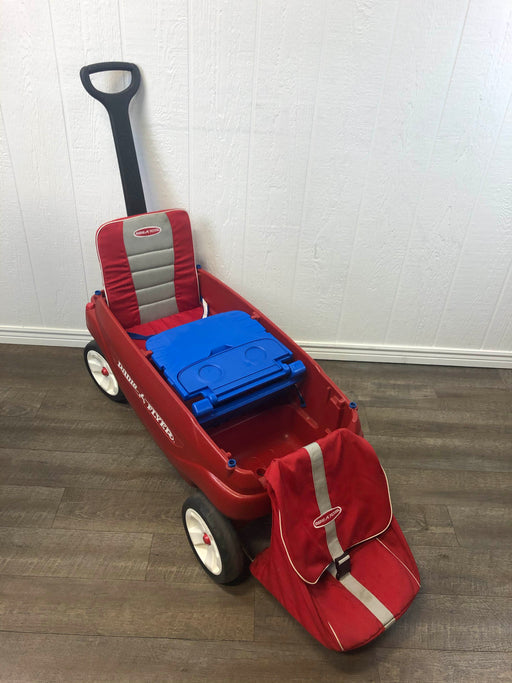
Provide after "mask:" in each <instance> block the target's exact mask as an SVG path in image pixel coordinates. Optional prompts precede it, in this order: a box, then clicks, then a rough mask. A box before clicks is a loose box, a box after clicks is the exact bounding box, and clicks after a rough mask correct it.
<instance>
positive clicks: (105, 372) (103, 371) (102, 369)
mask: <svg viewBox="0 0 512 683" xmlns="http://www.w3.org/2000/svg"><path fill="white" fill-rule="evenodd" d="M101 374H102V375H105V377H107V376H108V370H107V368H105V367H103V368H101Z"/></svg>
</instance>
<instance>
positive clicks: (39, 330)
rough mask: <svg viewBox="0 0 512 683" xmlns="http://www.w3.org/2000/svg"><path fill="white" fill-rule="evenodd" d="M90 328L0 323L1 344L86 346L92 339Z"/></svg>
mask: <svg viewBox="0 0 512 683" xmlns="http://www.w3.org/2000/svg"><path fill="white" fill-rule="evenodd" d="M91 338H92V337H91V334H90V332H89V330H87V329H83V330H69V329H60V328H58V327H7V326H4V325H0V344H34V345H36V346H79V347H82V346H85V345H86V344H87V342H89V341H91Z"/></svg>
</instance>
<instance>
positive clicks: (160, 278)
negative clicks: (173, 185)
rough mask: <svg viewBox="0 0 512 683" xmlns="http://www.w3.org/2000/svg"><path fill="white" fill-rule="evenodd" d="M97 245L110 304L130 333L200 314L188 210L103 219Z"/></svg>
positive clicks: (171, 324) (158, 328) (154, 330)
mask: <svg viewBox="0 0 512 683" xmlns="http://www.w3.org/2000/svg"><path fill="white" fill-rule="evenodd" d="M96 248H97V251H98V258H99V261H100V265H101V269H102V272H103V282H104V287H105V295H106V298H107V302H108V304H109V306H110V309H111V311H112V312H113V313H114V315H115V316H116V318H117V319H118V320H119V322H120V323H121V325H122V326H123V327H124V328H125V329H126V330H127V331H128V332H131V333H135V334H141V335H152V334H156V333H158V332H162V331H164V330H166V329H169V328H171V327H176V326H177V325H182V324H184V323H188V322H192V321H193V320H198V319H199V318H201V317H202V315H203V307H202V305H201V300H200V296H199V286H198V281H197V272H196V265H195V259H194V247H193V243H192V232H191V229H190V220H189V217H188V214H187V212H186V211H182V210H174V211H156V212H153V213H148V214H141V215H140V216H132V217H131V218H120V219H119V220H115V221H110V222H109V223H105V224H104V225H102V226H101V227H100V228H99V229H98V231H97V233H96Z"/></svg>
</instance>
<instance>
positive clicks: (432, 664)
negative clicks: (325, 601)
mask: <svg viewBox="0 0 512 683" xmlns="http://www.w3.org/2000/svg"><path fill="white" fill-rule="evenodd" d="M322 366H323V367H324V369H325V370H326V372H327V373H328V374H329V375H330V376H331V377H332V378H333V379H334V380H335V381H336V382H337V383H338V384H339V386H340V387H341V388H342V389H343V390H344V391H345V393H347V394H348V395H349V397H350V398H351V399H354V400H357V401H358V403H359V405H360V415H361V420H362V422H363V427H364V430H365V435H366V437H367V438H368V440H369V441H370V442H371V443H372V444H373V446H374V447H375V449H376V450H377V453H378V455H379V457H380V459H381V462H382V464H383V465H384V467H385V469H386V472H387V474H388V478H389V482H390V487H391V491H392V498H393V502H394V509H395V514H396V516H397V518H398V520H399V522H400V524H401V526H402V529H403V531H404V533H405V535H406V537H407V539H408V540H409V543H410V544H411V547H412V549H413V552H414V555H415V557H416V559H417V562H418V566H419V570H420V574H421V577H422V582H423V585H422V589H421V592H420V594H419V595H418V597H417V599H416V600H415V601H414V603H413V605H412V607H411V608H410V610H409V612H408V613H407V614H406V615H405V616H404V617H403V618H402V619H401V620H400V621H399V622H397V624H396V625H395V626H393V628H391V629H390V630H389V631H388V632H386V633H385V634H384V635H383V636H381V637H380V638H379V639H378V640H376V641H374V643H372V644H371V645H369V646H367V647H365V648H363V649H362V650H360V651H356V652H354V653H351V654H338V653H334V652H330V651H328V650H326V649H324V648H323V647H322V646H320V645H319V644H317V643H316V641H315V640H313V638H311V637H310V636H309V635H308V633H306V632H305V631H304V629H303V628H302V627H301V626H300V625H298V624H297V623H296V622H294V620H293V619H292V617H290V615H289V614H288V613H287V612H285V610H284V609H282V608H281V606H280V605H279V604H278V603H277V602H276V601H275V600H274V598H273V597H272V596H271V595H270V594H268V593H267V592H266V591H265V590H264V589H263V587H262V586H260V585H259V584H258V583H257V582H256V581H255V580H254V579H253V578H248V579H247V580H246V581H244V582H242V583H241V584H239V585H237V586H232V587H219V586H216V585H214V584H212V583H211V582H210V581H209V579H208V578H207V577H206V575H205V574H204V573H203V572H202V570H201V569H200V567H199V565H198V564H197V563H196V561H195V559H194V557H193V555H192V552H191V551H190V549H189V547H188V544H187V542H186V540H185V537H184V532H183V530H182V527H181V519H180V509H181V504H182V501H183V500H184V499H185V497H186V496H187V494H188V491H189V490H190V489H189V487H188V486H187V485H186V484H185V483H184V482H183V481H182V480H181V478H180V477H179V476H178V474H177V473H176V472H175V471H174V469H173V468H172V467H171V466H170V465H169V463H168V461H167V460H166V458H165V457H164V456H163V455H162V453H161V452H160V451H159V449H158V448H157V447H156V446H155V444H154V443H153V441H152V440H151V438H150V436H149V434H148V433H147V432H146V431H145V429H144V428H143V427H142V425H141V424H140V422H139V421H138V419H137V417H136V416H135V414H134V413H133V411H132V410H131V408H130V407H129V406H125V405H119V404H114V403H112V402H110V401H108V400H107V399H105V398H104V397H103V396H102V395H101V394H100V392H99V391H98V390H97V389H96V388H95V387H94V385H93V384H92V382H91V380H90V379H89V377H88V375H87V373H86V371H85V368H84V366H83V362H82V355H81V351H80V350H78V349H60V348H45V347H30V346H12V345H2V346H0V680H1V681H66V682H69V681H144V682H145V681H200V680H209V681H283V680H287V681H365V682H370V681H375V682H382V683H384V682H386V683H387V682H391V681H405V682H407V683H408V682H410V681H419V682H421V683H426V682H428V681H464V682H469V681H478V682H482V681H489V682H491V681H492V682H494V681H512V654H511V650H512V638H511V634H512V628H511V626H512V580H511V579H512V562H511V557H512V552H511V547H512V543H511V541H512V495H511V491H512V371H508V370H507V371H504V370H492V369H480V368H479V369H476V368H475V369H469V368H449V367H427V366H406V365H391V364H388V365H379V364H369V363H368V364H363V363H341V362H331V361H329V362H323V363H322Z"/></svg>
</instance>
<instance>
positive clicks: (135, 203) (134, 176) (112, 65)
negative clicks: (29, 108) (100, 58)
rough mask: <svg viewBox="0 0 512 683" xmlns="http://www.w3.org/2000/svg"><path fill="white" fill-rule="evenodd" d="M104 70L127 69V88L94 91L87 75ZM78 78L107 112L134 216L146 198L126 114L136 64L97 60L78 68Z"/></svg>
mask: <svg viewBox="0 0 512 683" xmlns="http://www.w3.org/2000/svg"><path fill="white" fill-rule="evenodd" d="M104 71H129V72H130V73H131V82H130V84H129V85H128V87H126V88H125V89H124V90H121V91H120V92H115V93H107V92H103V91H102V90H98V89H97V88H95V87H94V85H93V84H92V82H91V74H95V73H100V72H104ZM80 79H81V81H82V85H83V86H84V88H85V89H86V90H87V92H88V93H89V95H91V96H92V97H94V99H96V100H98V101H99V102H101V104H103V106H104V107H105V109H106V110H107V112H108V115H109V118H110V124H111V126H112V135H113V137H114V143H115V146H116V153H117V161H118V163H119V172H120V174H121V182H122V185H123V193H124V200H125V203H126V211H127V214H128V215H129V216H134V215H136V214H139V213H146V200H145V198H144V189H143V187H142V181H141V179H140V171H139V162H138V161H137V152H136V150H135V144H134V142H133V133H132V127H131V124H130V115H129V113H128V109H129V106H130V102H131V100H132V98H133V96H134V95H135V94H136V93H137V91H138V89H139V86H140V81H141V77H140V71H139V67H138V66H137V65H136V64H132V63H131V62H99V63H98V64H90V65H89V66H83V67H82V68H81V69H80Z"/></svg>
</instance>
